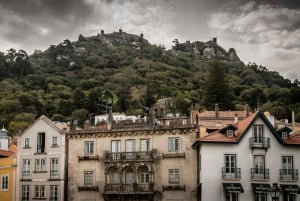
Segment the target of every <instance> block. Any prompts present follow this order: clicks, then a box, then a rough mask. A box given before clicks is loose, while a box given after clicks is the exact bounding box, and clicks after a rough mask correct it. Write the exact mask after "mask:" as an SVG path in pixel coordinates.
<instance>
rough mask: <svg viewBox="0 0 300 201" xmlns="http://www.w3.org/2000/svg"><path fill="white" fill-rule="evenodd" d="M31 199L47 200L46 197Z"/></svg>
mask: <svg viewBox="0 0 300 201" xmlns="http://www.w3.org/2000/svg"><path fill="white" fill-rule="evenodd" d="M32 199H33V200H47V198H32Z"/></svg>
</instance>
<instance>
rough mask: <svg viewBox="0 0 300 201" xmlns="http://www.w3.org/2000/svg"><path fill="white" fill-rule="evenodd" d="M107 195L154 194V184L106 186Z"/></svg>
mask: <svg viewBox="0 0 300 201" xmlns="http://www.w3.org/2000/svg"><path fill="white" fill-rule="evenodd" d="M104 192H105V193H110V192H119V193H136V192H153V183H149V184H138V183H133V184H120V183H118V184H105V187H104Z"/></svg>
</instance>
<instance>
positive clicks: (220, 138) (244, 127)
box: [197, 111, 284, 144]
mask: <svg viewBox="0 0 300 201" xmlns="http://www.w3.org/2000/svg"><path fill="white" fill-rule="evenodd" d="M259 117H260V118H261V119H262V120H263V121H264V123H265V124H266V125H267V126H268V128H269V129H270V130H271V132H272V133H273V135H274V136H275V137H276V139H277V140H278V141H279V142H280V143H282V144H284V142H283V140H282V139H281V138H280V137H279V135H278V134H277V133H276V131H275V129H274V127H273V126H272V125H271V123H270V122H269V120H268V119H267V118H266V116H265V115H264V114H263V112H261V111H259V112H255V113H253V114H251V115H250V116H249V117H247V118H245V119H244V120H242V121H240V122H238V123H237V124H235V127H236V128H237V130H236V131H235V132H234V137H227V136H226V135H224V134H223V133H222V132H221V130H222V129H220V130H217V131H215V132H213V133H211V134H208V135H206V136H204V137H202V138H199V139H197V141H198V142H200V143H204V142H218V143H238V142H239V141H240V140H241V139H242V138H243V137H244V136H245V134H246V133H247V131H248V130H249V129H250V127H251V126H252V124H253V122H254V121H255V120H256V119H257V118H259Z"/></svg>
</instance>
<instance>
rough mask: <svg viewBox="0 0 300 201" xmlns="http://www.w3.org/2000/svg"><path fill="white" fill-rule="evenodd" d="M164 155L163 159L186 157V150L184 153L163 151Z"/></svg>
mask: <svg viewBox="0 0 300 201" xmlns="http://www.w3.org/2000/svg"><path fill="white" fill-rule="evenodd" d="M162 157H163V159H164V158H185V152H183V153H163V154H162Z"/></svg>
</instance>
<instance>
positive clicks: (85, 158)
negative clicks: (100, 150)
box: [78, 155, 99, 162]
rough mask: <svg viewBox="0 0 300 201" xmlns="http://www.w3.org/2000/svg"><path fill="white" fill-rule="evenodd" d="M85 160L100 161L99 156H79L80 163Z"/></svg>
mask: <svg viewBox="0 0 300 201" xmlns="http://www.w3.org/2000/svg"><path fill="white" fill-rule="evenodd" d="M84 160H97V161H99V156H98V155H92V156H89V155H88V156H78V161H79V162H80V161H84Z"/></svg>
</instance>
